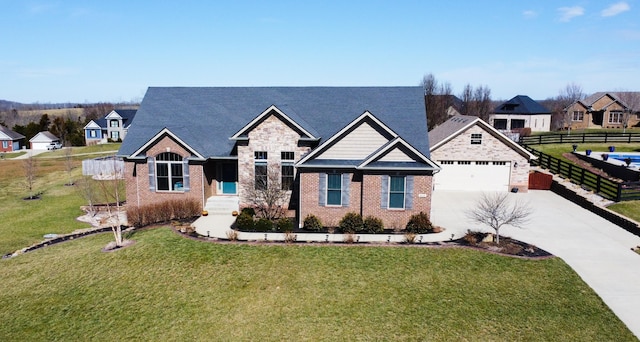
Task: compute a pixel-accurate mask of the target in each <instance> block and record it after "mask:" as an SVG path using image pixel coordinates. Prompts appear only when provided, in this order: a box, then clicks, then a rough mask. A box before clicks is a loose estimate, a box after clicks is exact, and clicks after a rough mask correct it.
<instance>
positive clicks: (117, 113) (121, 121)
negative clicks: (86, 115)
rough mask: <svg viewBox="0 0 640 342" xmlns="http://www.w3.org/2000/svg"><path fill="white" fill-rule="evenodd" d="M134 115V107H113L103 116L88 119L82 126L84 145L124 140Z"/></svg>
mask: <svg viewBox="0 0 640 342" xmlns="http://www.w3.org/2000/svg"><path fill="white" fill-rule="evenodd" d="M135 116H136V110H135V109H115V110H112V111H111V112H110V113H109V114H107V115H105V117H104V118H100V119H97V120H91V121H89V123H88V124H86V125H85V126H84V139H85V143H86V145H87V146H89V145H94V144H103V143H106V142H107V141H109V140H111V141H122V140H124V138H125V136H126V135H127V131H128V130H129V127H130V126H131V123H132V122H133V118H134V117H135Z"/></svg>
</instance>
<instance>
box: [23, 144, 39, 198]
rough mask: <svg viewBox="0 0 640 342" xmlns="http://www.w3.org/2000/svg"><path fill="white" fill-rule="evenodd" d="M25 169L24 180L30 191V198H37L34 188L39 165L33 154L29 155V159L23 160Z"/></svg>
mask: <svg viewBox="0 0 640 342" xmlns="http://www.w3.org/2000/svg"><path fill="white" fill-rule="evenodd" d="M22 166H23V170H24V180H25V185H26V188H27V190H28V191H29V197H28V199H34V198H36V195H35V194H34V192H33V188H34V186H35V183H36V171H37V169H38V165H37V163H36V160H35V159H34V158H33V156H31V155H30V156H29V157H28V158H27V159H25V160H24V161H23V164H22Z"/></svg>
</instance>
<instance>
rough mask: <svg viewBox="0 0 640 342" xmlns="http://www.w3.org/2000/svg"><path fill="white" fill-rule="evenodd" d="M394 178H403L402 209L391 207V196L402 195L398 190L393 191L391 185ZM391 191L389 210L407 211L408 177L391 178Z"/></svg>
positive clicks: (388, 196) (388, 200) (388, 197)
mask: <svg viewBox="0 0 640 342" xmlns="http://www.w3.org/2000/svg"><path fill="white" fill-rule="evenodd" d="M394 178H396V179H397V178H402V207H392V206H391V195H392V194H394V195H397V194H399V193H400V191H398V190H392V188H391V184H392V180H393V179H394ZM388 181H389V188H388V189H389V191H388V194H387V209H389V210H405V209H406V198H407V176H393V175H390V176H389V180H388Z"/></svg>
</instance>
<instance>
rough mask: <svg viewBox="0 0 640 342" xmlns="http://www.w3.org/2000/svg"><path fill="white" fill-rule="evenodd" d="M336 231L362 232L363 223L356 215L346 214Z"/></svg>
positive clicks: (360, 217)
mask: <svg viewBox="0 0 640 342" xmlns="http://www.w3.org/2000/svg"><path fill="white" fill-rule="evenodd" d="M338 229H340V231H341V232H342V233H356V232H362V231H363V230H364V221H362V216H360V214H358V213H354V212H350V213H346V214H345V215H344V216H343V217H342V220H340V223H339V225H338Z"/></svg>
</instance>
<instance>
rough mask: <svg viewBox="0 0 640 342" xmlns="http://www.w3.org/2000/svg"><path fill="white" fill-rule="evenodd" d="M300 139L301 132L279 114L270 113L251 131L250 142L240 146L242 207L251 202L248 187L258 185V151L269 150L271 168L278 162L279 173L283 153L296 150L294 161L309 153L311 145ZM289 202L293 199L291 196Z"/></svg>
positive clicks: (239, 181)
mask: <svg viewBox="0 0 640 342" xmlns="http://www.w3.org/2000/svg"><path fill="white" fill-rule="evenodd" d="M298 140H300V134H298V132H296V131H295V130H293V129H292V128H291V127H289V126H288V125H287V124H285V123H284V122H283V121H282V120H280V119H279V118H278V117H277V116H276V115H269V116H268V117H267V118H265V119H264V120H263V121H262V122H261V123H260V124H258V125H257V126H256V127H255V128H253V129H252V130H251V131H250V132H249V142H248V144H247V145H239V146H238V194H239V196H240V205H241V206H242V205H243V204H247V203H250V199H248V198H247V190H246V189H247V187H253V186H254V179H255V176H254V171H255V158H254V152H256V151H265V152H267V165H268V167H271V166H272V165H277V168H278V172H279V170H280V152H294V162H295V161H298V160H299V159H300V157H301V155H303V154H306V153H307V152H309V150H310V148H309V147H305V146H298ZM294 172H295V170H294ZM294 177H295V174H294ZM289 196H291V194H289ZM288 201H289V198H287V202H288Z"/></svg>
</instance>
